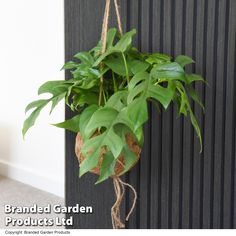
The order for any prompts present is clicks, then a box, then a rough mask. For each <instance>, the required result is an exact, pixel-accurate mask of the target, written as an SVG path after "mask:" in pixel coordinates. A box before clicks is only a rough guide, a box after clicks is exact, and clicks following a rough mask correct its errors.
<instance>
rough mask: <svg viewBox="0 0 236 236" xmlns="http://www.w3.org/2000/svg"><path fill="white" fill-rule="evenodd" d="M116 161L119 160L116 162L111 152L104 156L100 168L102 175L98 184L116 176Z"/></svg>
mask: <svg viewBox="0 0 236 236" xmlns="http://www.w3.org/2000/svg"><path fill="white" fill-rule="evenodd" d="M116 161H117V160H115V158H114V156H113V155H112V153H111V152H107V153H106V154H105V155H104V157H103V161H102V164H101V168H100V175H99V178H98V180H97V182H96V184H99V183H101V182H103V181H104V180H106V179H108V178H109V177H110V176H112V175H114V174H115V170H114V168H115V165H116Z"/></svg>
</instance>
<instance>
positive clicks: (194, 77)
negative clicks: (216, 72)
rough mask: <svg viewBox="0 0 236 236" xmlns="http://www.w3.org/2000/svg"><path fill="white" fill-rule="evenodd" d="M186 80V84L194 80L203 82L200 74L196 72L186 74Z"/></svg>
mask: <svg viewBox="0 0 236 236" xmlns="http://www.w3.org/2000/svg"><path fill="white" fill-rule="evenodd" d="M186 80H187V83H188V84H191V83H192V82H195V81H201V82H205V80H204V79H203V78H202V77H201V76H200V75H196V74H186Z"/></svg>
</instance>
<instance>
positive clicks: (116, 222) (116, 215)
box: [99, 0, 137, 229]
mask: <svg viewBox="0 0 236 236" xmlns="http://www.w3.org/2000/svg"><path fill="white" fill-rule="evenodd" d="M110 5H111V1H110V0H106V5H105V11H104V17H103V23H102V34H101V41H102V48H101V52H100V54H104V53H105V52H106V45H107V32H108V24H109V16H110ZM114 5H115V11H116V18H117V24H118V30H119V32H120V34H121V35H123V29H122V24H121V17H120V11H119V5H118V3H117V0H114ZM100 82H101V89H102V86H103V77H101V81H100ZM99 103H100V101H99ZM113 184H114V189H115V194H116V202H115V203H114V205H113V206H112V208H111V219H112V226H113V229H120V228H124V227H125V224H124V223H123V222H122V220H121V217H120V205H121V203H122V200H123V197H124V193H125V187H129V188H130V189H131V190H132V191H133V193H134V200H133V204H132V207H131V209H130V211H129V213H128V215H127V216H126V219H125V220H126V221H128V220H129V217H130V215H131V214H132V212H133V210H134V208H135V205H136V201H137V193H136V191H135V189H134V187H133V186H132V185H130V184H128V183H125V182H123V181H122V180H121V179H120V178H119V177H118V176H114V177H113Z"/></svg>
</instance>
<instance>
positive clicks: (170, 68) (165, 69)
mask: <svg viewBox="0 0 236 236" xmlns="http://www.w3.org/2000/svg"><path fill="white" fill-rule="evenodd" d="M151 75H152V77H153V78H155V79H175V80H176V79H177V80H182V81H184V78H185V72H184V70H183V68H182V67H181V66H180V65H179V64H178V63H176V62H170V63H165V64H159V65H157V66H156V67H154V68H153V69H152V71H151Z"/></svg>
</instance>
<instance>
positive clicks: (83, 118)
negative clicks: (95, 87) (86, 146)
mask: <svg viewBox="0 0 236 236" xmlns="http://www.w3.org/2000/svg"><path fill="white" fill-rule="evenodd" d="M97 109H98V106H97V105H95V104H93V105H90V106H88V107H87V108H85V109H84V111H83V112H82V113H81V115H80V122H79V130H80V134H81V135H82V137H83V138H85V129H86V126H87V124H88V122H89V120H90V119H91V117H92V115H93V113H94V112H95V111H96V110H97Z"/></svg>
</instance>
